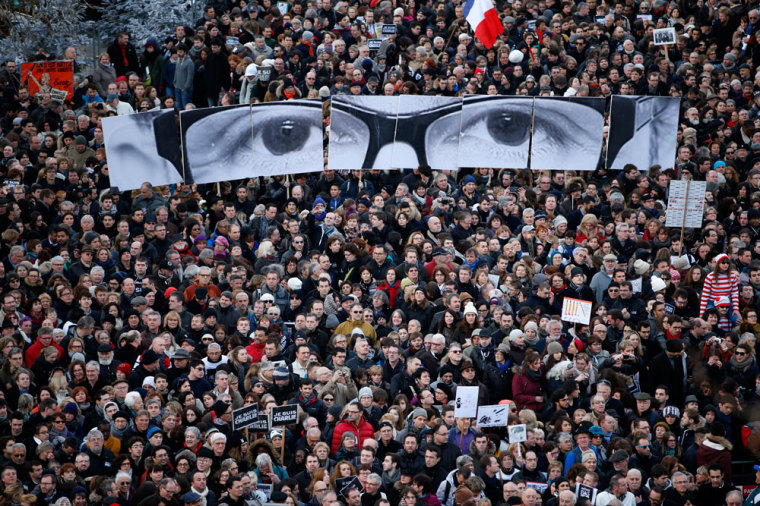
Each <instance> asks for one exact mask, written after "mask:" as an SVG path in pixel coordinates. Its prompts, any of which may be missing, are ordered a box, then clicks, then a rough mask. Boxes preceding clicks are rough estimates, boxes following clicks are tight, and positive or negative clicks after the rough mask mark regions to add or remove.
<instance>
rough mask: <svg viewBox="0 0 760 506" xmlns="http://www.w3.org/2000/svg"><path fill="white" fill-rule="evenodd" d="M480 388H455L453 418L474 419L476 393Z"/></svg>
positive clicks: (476, 405)
mask: <svg viewBox="0 0 760 506" xmlns="http://www.w3.org/2000/svg"><path fill="white" fill-rule="evenodd" d="M479 390H480V387H457V394H456V402H455V404H454V416H455V417H457V418H474V417H475V416H476V415H477V414H478V393H479Z"/></svg>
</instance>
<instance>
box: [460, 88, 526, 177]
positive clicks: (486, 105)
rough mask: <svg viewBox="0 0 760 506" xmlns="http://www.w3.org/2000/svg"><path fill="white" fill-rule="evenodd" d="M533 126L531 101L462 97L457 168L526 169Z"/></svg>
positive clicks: (480, 96) (509, 98) (521, 98)
mask: <svg viewBox="0 0 760 506" xmlns="http://www.w3.org/2000/svg"><path fill="white" fill-rule="evenodd" d="M532 126H533V98H532V97H503V96H496V95H492V96H486V97H484V96H482V95H469V96H466V97H464V99H463V101H462V119H461V127H460V131H459V153H458V161H457V165H458V166H459V167H489V168H494V169H508V168H509V169H527V168H528V152H529V148H530V137H531V133H530V132H531V127H532Z"/></svg>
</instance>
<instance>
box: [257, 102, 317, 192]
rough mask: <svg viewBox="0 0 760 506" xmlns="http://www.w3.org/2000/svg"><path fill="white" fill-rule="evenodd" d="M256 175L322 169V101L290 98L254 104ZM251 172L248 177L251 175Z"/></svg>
mask: <svg viewBox="0 0 760 506" xmlns="http://www.w3.org/2000/svg"><path fill="white" fill-rule="evenodd" d="M251 115H252V118H253V164H252V166H251V168H250V170H251V171H252V175H254V176H271V175H281V174H295V173H299V172H322V170H323V169H324V163H323V153H324V150H323V147H322V102H321V101H319V100H289V101H287V102H267V103H261V104H253V105H252V106H251ZM250 175H251V172H249V175H248V176H246V177H250Z"/></svg>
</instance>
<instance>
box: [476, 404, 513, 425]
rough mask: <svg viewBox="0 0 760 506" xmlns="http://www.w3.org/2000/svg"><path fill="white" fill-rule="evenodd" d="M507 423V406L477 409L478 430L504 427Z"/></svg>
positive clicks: (497, 405) (498, 405) (480, 407)
mask: <svg viewBox="0 0 760 506" xmlns="http://www.w3.org/2000/svg"><path fill="white" fill-rule="evenodd" d="M508 421H509V404H495V405H493V406H479V407H478V418H477V424H476V425H477V426H478V428H481V429H482V428H484V427H506V426H507V422H508Z"/></svg>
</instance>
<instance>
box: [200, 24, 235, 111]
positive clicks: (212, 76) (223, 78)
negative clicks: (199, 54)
mask: <svg viewBox="0 0 760 506" xmlns="http://www.w3.org/2000/svg"><path fill="white" fill-rule="evenodd" d="M205 67H206V70H205V73H204V80H205V84H206V98H207V99H208V105H209V107H214V106H217V105H219V93H220V92H221V91H222V88H224V89H229V88H230V77H229V76H230V66H229V63H227V53H226V52H225V51H224V43H223V42H222V40H221V39H218V38H216V39H212V40H211V53H210V54H209V55H208V58H207V59H206V65H205Z"/></svg>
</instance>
